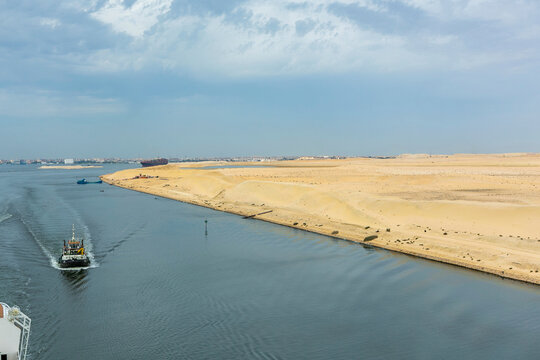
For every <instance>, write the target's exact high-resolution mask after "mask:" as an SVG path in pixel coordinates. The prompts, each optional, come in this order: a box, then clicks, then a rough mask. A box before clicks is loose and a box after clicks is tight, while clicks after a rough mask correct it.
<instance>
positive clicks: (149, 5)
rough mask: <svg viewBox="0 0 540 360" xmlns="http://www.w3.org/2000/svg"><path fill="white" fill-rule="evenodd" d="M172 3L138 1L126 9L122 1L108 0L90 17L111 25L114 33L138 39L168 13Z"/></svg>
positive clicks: (165, 0) (163, 0)
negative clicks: (121, 33)
mask: <svg viewBox="0 0 540 360" xmlns="http://www.w3.org/2000/svg"><path fill="white" fill-rule="evenodd" d="M172 1H173V0H138V1H136V2H135V3H134V4H133V5H131V6H130V7H126V6H125V5H124V0H109V1H108V2H107V3H106V4H105V5H104V6H103V7H101V8H100V9H99V10H97V11H95V12H93V13H91V15H92V17H94V18H95V19H97V20H99V21H101V22H103V23H106V24H109V25H111V26H112V28H113V29H114V30H115V31H116V32H123V33H126V34H128V35H131V36H134V37H140V36H143V34H144V33H145V32H146V31H148V30H150V29H151V28H152V27H153V26H154V25H155V24H156V23H157V22H158V20H159V17H160V16H162V15H164V14H166V13H167V12H169V10H170V8H171V3H172Z"/></svg>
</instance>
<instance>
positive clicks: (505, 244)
mask: <svg viewBox="0 0 540 360" xmlns="http://www.w3.org/2000/svg"><path fill="white" fill-rule="evenodd" d="M209 165H210V166H212V165H213V166H230V165H231V163H181V164H169V165H165V166H156V167H151V168H144V169H143V168H136V169H128V170H122V171H118V172H116V173H113V174H107V175H103V176H102V177H101V178H102V180H103V181H105V182H107V183H109V184H111V185H115V186H119V187H123V188H126V189H131V190H135V191H139V192H144V193H148V194H153V195H157V196H161V197H166V198H169V199H174V200H178V201H182V202H187V203H191V204H195V205H200V206H205V207H208V208H212V209H215V210H221V211H226V212H230V213H234V214H238V215H242V216H251V215H255V214H260V213H264V214H262V215H256V216H254V218H256V219H260V220H265V221H269V222H273V223H276V224H281V225H285V226H290V227H293V228H297V229H302V230H307V231H311V232H315V233H320V234H324V235H329V236H332V237H336V238H339V239H345V240H350V241H354V242H358V243H362V244H366V245H370V246H375V247H380V248H384V249H388V250H392V251H397V252H401V253H405V254H409V255H413V256H418V257H422V258H426V259H430V260H435V261H439V262H444V263H448V264H453V265H458V266H462V267H466V268H469V269H474V270H478V271H483V272H486V273H492V274H495V275H498V276H502V277H505V278H510V279H515V280H520V281H525V282H529V283H534V284H540V272H539V271H540V155H538V154H500V155H466V154H460V155H451V156H443V155H440V156H429V155H406V156H401V157H398V158H393V159H371V158H356V159H341V160H294V161H280V162H268V163H264V165H268V166H270V167H249V166H250V165H251V166H253V165H254V166H257V165H261V163H234V165H236V166H237V167H226V168H211V169H209V168H207V166H209ZM140 175H143V176H140ZM270 211H271V212H270Z"/></svg>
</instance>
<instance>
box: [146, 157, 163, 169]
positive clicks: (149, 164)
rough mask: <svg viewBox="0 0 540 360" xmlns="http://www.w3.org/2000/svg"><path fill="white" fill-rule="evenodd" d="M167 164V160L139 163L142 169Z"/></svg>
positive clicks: (160, 159)
mask: <svg viewBox="0 0 540 360" xmlns="http://www.w3.org/2000/svg"><path fill="white" fill-rule="evenodd" d="M168 163H169V160H167V159H163V158H159V159H152V160H143V161H141V165H142V166H143V167H149V166H157V165H167V164H168Z"/></svg>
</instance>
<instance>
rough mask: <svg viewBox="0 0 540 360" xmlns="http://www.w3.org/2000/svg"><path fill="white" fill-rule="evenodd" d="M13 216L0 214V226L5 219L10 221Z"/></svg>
mask: <svg viewBox="0 0 540 360" xmlns="http://www.w3.org/2000/svg"><path fill="white" fill-rule="evenodd" d="M12 216H13V215H11V214H10V213H5V214H1V215H0V224H1V223H2V222H4V221H6V220H7V219H10V218H11V217H12Z"/></svg>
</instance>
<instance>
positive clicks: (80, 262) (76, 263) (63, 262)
mask: <svg viewBox="0 0 540 360" xmlns="http://www.w3.org/2000/svg"><path fill="white" fill-rule="evenodd" d="M89 265H90V259H88V258H84V259H62V256H60V258H59V259H58V266H60V267H61V268H62V269H65V268H73V267H86V266H89Z"/></svg>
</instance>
